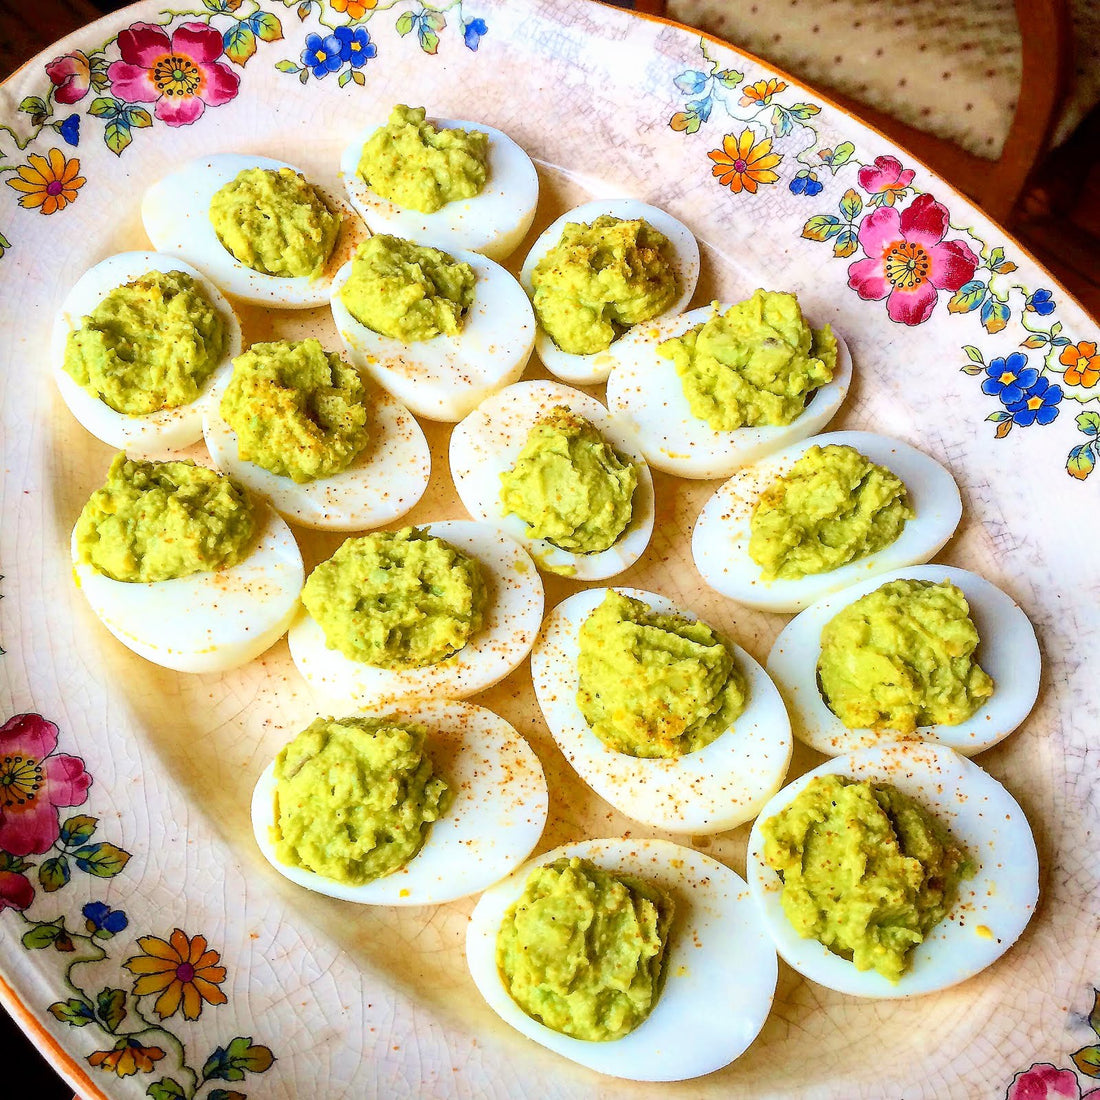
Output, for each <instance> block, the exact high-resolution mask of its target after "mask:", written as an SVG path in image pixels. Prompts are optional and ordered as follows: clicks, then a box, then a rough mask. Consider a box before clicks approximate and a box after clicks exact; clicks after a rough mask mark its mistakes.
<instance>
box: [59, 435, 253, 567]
mask: <svg viewBox="0 0 1100 1100" xmlns="http://www.w3.org/2000/svg"><path fill="white" fill-rule="evenodd" d="M255 528H256V520H255V515H254V513H253V506H252V501H251V499H250V498H249V496H248V493H247V491H246V490H244V489H243V488H241V487H240V486H239V485H237V484H236V482H234V481H233V479H232V478H229V477H226V476H224V475H223V474H219V473H217V472H216V471H215V470H208V469H207V468H206V467H205V466H196V465H195V464H194V463H193V462H139V461H136V460H132V459H129V458H127V457H126V455H125V454H121V453H120V454H117V455H116V456H115V458H114V461H113V462H112V463H111V468H110V469H109V470H108V471H107V484H106V485H104V486H103V488H102V489H97V490H96V491H95V492H94V493H92V495H91V496H90V497H89V498H88V503H87V504H85V505H84V509H83V511H82V512H81V513H80V518H79V519H78V520H77V521H76V531H75V537H76V545H77V554H78V557H79V559H80V560H81V561H83V562H87V563H88V564H90V565H91V566H92V568H93V569H95V571H96V572H97V573H102V574H103V575H104V576H106V577H110V578H111V579H112V580H116V581H137V582H144V581H167V580H172V579H173V578H175V577H187V576H190V575H191V574H192V573H201V572H209V571H213V570H215V569H223V568H226V567H228V566H231V565H236V564H237V562H239V561H242V560H243V559H244V558H245V557H246V556H247V552H248V550H249V549H250V543H251V542H252V536H253V534H254V532H255Z"/></svg>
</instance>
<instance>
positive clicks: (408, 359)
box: [331, 249, 535, 421]
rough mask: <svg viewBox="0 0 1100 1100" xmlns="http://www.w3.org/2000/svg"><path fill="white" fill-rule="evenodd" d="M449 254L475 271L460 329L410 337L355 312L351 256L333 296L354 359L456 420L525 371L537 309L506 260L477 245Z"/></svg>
mask: <svg viewBox="0 0 1100 1100" xmlns="http://www.w3.org/2000/svg"><path fill="white" fill-rule="evenodd" d="M448 254H449V255H450V256H452V257H453V258H454V259H455V260H457V261H459V262H460V263H468V264H469V265H470V266H471V267H472V268H473V269H474V274H475V275H476V276H477V282H476V284H475V285H474V300H473V304H472V305H471V306H470V308H469V310H468V311H467V313H466V316H465V318H463V321H462V328H461V329H460V330H459V332H458V333H456V334H455V335H454V336H448V335H446V334H445V333H441V334H440V335H439V336H434V337H432V339H430V340H414V341H412V342H411V343H408V344H406V343H403V342H402V341H401V340H397V339H394V338H393V337H392V336H383V335H382V334H381V333H378V332H375V331H374V330H373V329H370V328H368V327H367V326H366V325H364V324H363V323H362V322H361V321H358V320H356V318H355V317H353V316H352V314H351V313H350V311H349V310H348V308H347V306H345V305H344V302H343V300H342V299H341V297H340V291H341V289H342V288H343V286H344V284H345V283H346V282H347V280H348V277H349V276H350V275H351V262H350V261H349V262H348V263H346V264H344V266H343V267H341V268H340V270H339V271H338V272H337V273H336V277H335V278H334V279H333V282H332V296H331V304H332V316H333V319H334V320H335V322H336V328H337V329H338V331H339V333H340V339H341V340H342V341H343V342H344V347H345V348H346V349H347V353H348V358H349V359H350V360H351V362H352V363H354V364H355V365H356V366H357V367H359V368H361V369H362V370H365V371H366V372H367V373H368V374H369V375H370V376H371V377H372V378H374V380H375V381H376V382H377V383H378V384H379V385H380V386H382V387H383V388H384V389H386V390H389V392H390V393H392V394H393V395H394V396H395V397H396V398H397V399H398V400H399V401H401V402H403V403H404V404H405V405H407V406H408V407H409V408H410V409H411V410H412V411H413V412H414V413H416V414H417V415H418V416H425V417H427V418H428V419H429V420H445V421H455V420H461V419H462V418H463V417H464V416H465V415H466V414H467V413H468V412H470V410H471V409H473V408H475V407H476V406H477V405H478V403H479V402H481V401H483V400H484V399H485V398H486V397H487V396H488V395H489V394H491V393H493V392H494V391H496V390H499V389H501V388H503V387H504V386H507V385H508V384H509V383H511V382H514V381H515V380H516V379H517V378H519V376H520V375H521V374H522V373H523V368H524V367H526V366H527V360H528V359H529V358H530V357H531V349H532V347H534V340H535V315H534V311H533V310H532V309H531V303H530V302H529V301H528V300H527V295H526V294H524V292H523V288H522V287H521V286H520V285H519V283H517V282H516V280H515V279H514V278H513V277H512V276H511V275H509V274H508V272H507V271H505V270H504V268H503V267H501V266H500V264H497V263H494V262H493V261H492V260H489V259H486V258H485V257H484V256H481V255H479V254H478V253H476V252H464V251H460V250H456V249H451V250H450V251H449V253H448Z"/></svg>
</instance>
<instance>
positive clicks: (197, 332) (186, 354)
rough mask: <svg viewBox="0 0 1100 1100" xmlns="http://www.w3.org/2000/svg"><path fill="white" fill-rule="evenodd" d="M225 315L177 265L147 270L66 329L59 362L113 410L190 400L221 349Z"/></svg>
mask: <svg viewBox="0 0 1100 1100" xmlns="http://www.w3.org/2000/svg"><path fill="white" fill-rule="evenodd" d="M225 344H226V326H225V318H224V317H222V315H221V314H220V313H219V312H218V310H217V309H216V308H215V307H214V304H213V303H212V302H211V301H210V299H209V297H208V296H207V294H206V291H205V290H204V289H203V287H202V285H201V284H200V283H197V282H195V280H194V279H193V278H192V277H191V276H190V275H188V274H186V273H185V272H183V271H168V272H164V271H149V272H147V273H146V274H144V275H142V276H141V277H140V278H138V279H135V280H134V281H133V282H132V283H126V284H125V285H124V286H120V287H116V288H115V289H114V290H112V291H111V292H110V293H109V294H108V295H107V296H106V297H105V298H104V299H103V300H102V301H101V302H100V303H99V304H98V305H97V306H96V307H95V309H94V310H92V312H91V313H90V314H88V316H87V317H85V318H83V319H82V320H81V322H80V327H79V328H78V329H75V330H74V331H72V332H70V333H69V336H68V340H67V341H66V344H65V359H64V364H63V365H64V368H65V371H66V373H68V374H69V375H70V376H71V377H72V379H73V381H75V382H76V383H77V385H79V386H82V387H83V388H84V389H85V390H87V391H88V393H90V394H91V395H92V396H93V397H98V398H99V399H100V400H101V401H103V402H104V403H105V404H106V405H109V406H110V407H111V408H112V409H114V410H115V411H116V412H120V413H125V414H126V415H128V416H143V415H147V414H149V413H154V412H157V411H159V410H160V409H174V408H177V407H178V406H180V405H189V404H190V403H191V402H192V401H194V400H195V399H196V398H197V397H198V396H199V393H200V392H201V391H202V387H203V384H204V383H205V382H206V380H207V379H208V378H209V377H210V375H211V373H212V372H213V370H214V368H215V367H216V366H217V365H218V362H219V360H220V359H221V358H222V356H223V355H224V354H225Z"/></svg>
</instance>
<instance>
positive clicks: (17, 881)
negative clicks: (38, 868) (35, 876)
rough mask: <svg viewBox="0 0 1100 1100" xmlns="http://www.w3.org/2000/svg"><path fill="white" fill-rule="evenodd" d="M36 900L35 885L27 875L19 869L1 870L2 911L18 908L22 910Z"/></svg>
mask: <svg viewBox="0 0 1100 1100" xmlns="http://www.w3.org/2000/svg"><path fill="white" fill-rule="evenodd" d="M32 901H34V887H33V886H32V885H31V881H30V879H29V878H27V876H26V875H21V874H19V872H18V871H0V911H3V910H4V909H18V910H19V911H20V912H22V911H23V910H24V909H26V908H27V906H28V905H30V903H31V902H32Z"/></svg>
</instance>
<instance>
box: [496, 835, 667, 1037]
mask: <svg viewBox="0 0 1100 1100" xmlns="http://www.w3.org/2000/svg"><path fill="white" fill-rule="evenodd" d="M672 914H673V901H672V899H671V898H670V897H668V896H667V895H665V894H664V893H663V892H661V891H660V890H657V889H656V888H655V887H653V886H650V885H649V883H647V882H643V881H642V880H641V879H637V878H635V877H633V876H632V875H624V874H613V873H610V872H608V871H604V870H602V869H601V868H599V867H596V866H595V865H594V864H592V863H590V862H589V861H588V860H585V859H578V858H576V857H575V856H574V857H573V858H572V859H558V860H555V861H554V862H553V863H548V864H546V865H545V866H542V867H538V868H536V869H535V870H534V871H532V872H531V874H530V876H529V877H528V879H527V883H526V885H525V886H524V888H523V894H522V896H521V897H520V899H519V901H517V902H516V904H515V905H513V906H512V908H511V909H509V910H508V912H507V913H506V914H505V915H504V920H503V921H502V922H501V925H500V931H499V932H498V933H497V948H496V955H497V969H498V970H499V971H500V976H501V978H502V980H503V982H504V985H505V988H506V989H507V990H508V993H509V994H510V995H511V997H512V1000H514V1001H515V1002H516V1004H518V1005H519V1007H520V1008H522V1009H523V1011H524V1012H526V1013H527V1015H528V1016H531V1017H533V1018H534V1019H536V1020H539V1021H540V1022H542V1023H543V1024H545V1025H546V1026H547V1027H549V1028H552V1029H553V1030H554V1031H560V1032H562V1033H563V1034H565V1035H571V1036H572V1037H573V1038H574V1039H587V1040H590V1041H594V1042H602V1041H606V1040H610V1039H621V1038H622V1037H623V1036H624V1035H627V1034H629V1033H630V1032H631V1031H633V1030H634V1029H635V1028H636V1027H637V1026H638V1025H639V1024H640V1023H641V1022H642V1021H643V1020H644V1019H645V1018H646V1017H647V1016H648V1015H649V1013H650V1011H651V1010H652V1009H653V1006H654V1005H655V1004H656V1003H657V998H658V997H659V996H660V993H661V988H662V986H663V984H664V957H665V948H666V945H667V943H668V932H669V927H670V925H671V924H672Z"/></svg>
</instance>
